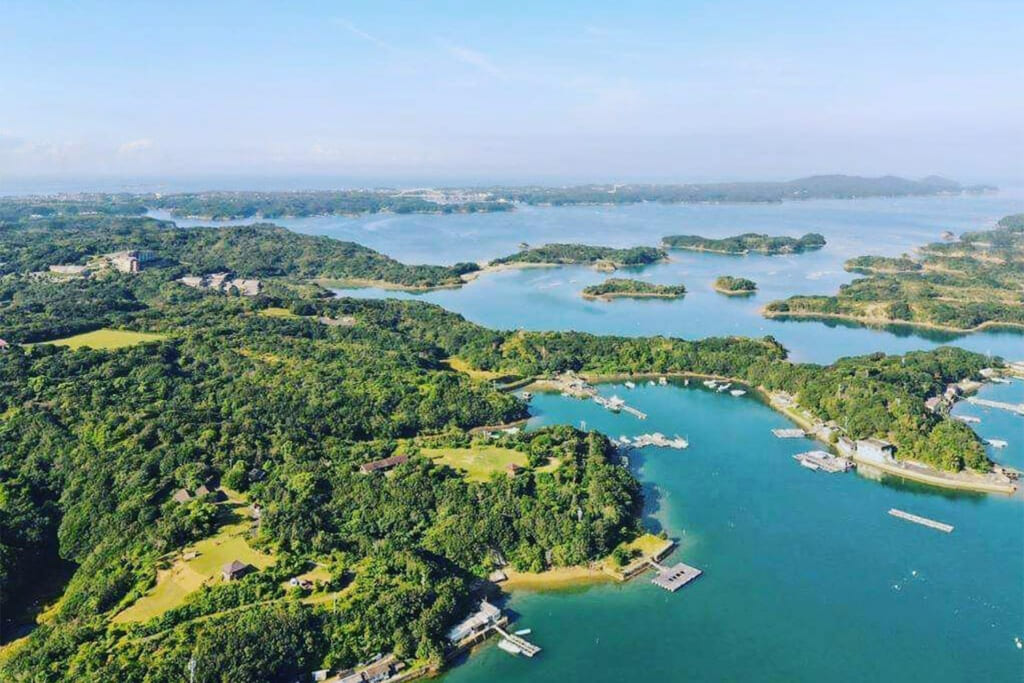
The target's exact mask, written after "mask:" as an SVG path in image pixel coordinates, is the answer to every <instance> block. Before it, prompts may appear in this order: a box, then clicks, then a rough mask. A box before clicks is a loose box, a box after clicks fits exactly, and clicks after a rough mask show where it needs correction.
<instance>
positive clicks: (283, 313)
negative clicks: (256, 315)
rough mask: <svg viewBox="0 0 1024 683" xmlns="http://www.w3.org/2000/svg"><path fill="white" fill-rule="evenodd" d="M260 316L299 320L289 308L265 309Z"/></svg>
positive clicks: (272, 307)
mask: <svg viewBox="0 0 1024 683" xmlns="http://www.w3.org/2000/svg"><path fill="white" fill-rule="evenodd" d="M260 315H265V316H267V317H268V318H298V317H299V316H297V315H295V314H294V313H292V312H291V311H289V310H288V309H287V308H280V307H278V306H271V307H270V308H264V309H263V310H261V311H260Z"/></svg>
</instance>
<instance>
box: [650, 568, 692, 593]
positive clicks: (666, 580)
mask: <svg viewBox="0 0 1024 683" xmlns="http://www.w3.org/2000/svg"><path fill="white" fill-rule="evenodd" d="M651 566H652V567H654V568H655V569H656V570H657V571H658V575H657V576H655V577H654V579H652V580H651V583H653V584H654V585H655V586H658V587H659V588H664V589H665V590H667V591H669V592H670V593H675V592H676V591H677V590H679V589H680V588H682V587H683V586H685V585H686V584H688V583H690V582H691V581H693V580H694V579H696V578H697V577H698V576H700V575H701V574H703V573H704V572H702V571H701V570H700V569H697V568H696V567H691V566H690V565H688V564H683V563H682V562H678V563H676V564H674V565H672V566H671V567H666V566H664V565H661V564H658V563H657V562H655V561H654V560H651Z"/></svg>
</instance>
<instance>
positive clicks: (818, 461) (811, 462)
mask: <svg viewBox="0 0 1024 683" xmlns="http://www.w3.org/2000/svg"><path fill="white" fill-rule="evenodd" d="M793 459H794V460H796V461H797V462H798V463H800V464H801V465H803V466H804V467H806V468H807V469H811V470H824V471H825V472H829V473H836V472H849V471H850V470H851V469H852V468H853V463H852V462H850V461H849V460H847V459H846V458H837V457H836V456H834V455H832V454H831V453H826V452H825V451H807V452H806V453H797V454H796V455H794V456H793Z"/></svg>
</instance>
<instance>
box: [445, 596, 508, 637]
mask: <svg viewBox="0 0 1024 683" xmlns="http://www.w3.org/2000/svg"><path fill="white" fill-rule="evenodd" d="M499 619H501V610H500V609H498V608H497V607H495V606H494V605H492V604H491V603H489V602H487V601H486V600H484V601H483V602H481V603H480V609H479V610H477V611H476V612H475V613H473V614H471V615H469V616H468V617H466V618H465V619H463V620H462V621H460V622H459V623H457V624H455V626H452V627H451V629H450V630H449V631H448V640H450V641H451V642H453V643H458V642H460V641H462V640H464V639H465V638H467V637H469V636H471V635H473V634H475V633H479V632H480V631H483V630H485V629H487V628H490V627H491V626H494V625H495V624H497V623H498V620H499Z"/></svg>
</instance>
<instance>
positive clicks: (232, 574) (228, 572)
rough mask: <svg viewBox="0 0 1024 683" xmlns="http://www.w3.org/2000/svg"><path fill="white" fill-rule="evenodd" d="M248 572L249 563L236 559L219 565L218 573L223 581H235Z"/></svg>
mask: <svg viewBox="0 0 1024 683" xmlns="http://www.w3.org/2000/svg"><path fill="white" fill-rule="evenodd" d="M248 572H249V565H247V564H246V563H244V562H239V561H238V560H231V561H230V562H228V563H227V564H226V565H224V566H223V567H221V570H220V573H221V576H223V577H224V580H225V581H235V580H237V579H240V578H242V577H243V576H245V575H246V574H247V573H248Z"/></svg>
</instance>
